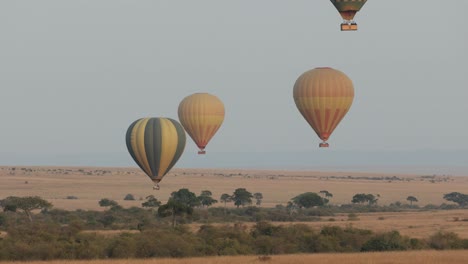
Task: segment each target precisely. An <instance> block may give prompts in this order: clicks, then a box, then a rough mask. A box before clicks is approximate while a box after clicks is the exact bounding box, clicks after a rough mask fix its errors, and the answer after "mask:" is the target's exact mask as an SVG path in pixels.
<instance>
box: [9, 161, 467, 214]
mask: <svg viewBox="0 0 468 264" xmlns="http://www.w3.org/2000/svg"><path fill="white" fill-rule="evenodd" d="M0 182H1V184H0V195H1V197H6V196H10V195H16V196H31V195H38V196H41V197H42V198H44V199H47V200H49V201H50V202H52V203H53V205H54V206H55V207H57V208H63V209H68V210H74V209H93V210H100V209H102V208H100V207H99V205H98V201H99V200H100V199H102V198H109V199H113V200H116V201H117V202H118V203H119V204H121V205H123V206H125V207H128V206H140V205H141V201H139V199H140V198H143V199H144V198H145V197H146V196H148V195H151V194H152V195H155V196H156V197H157V198H158V199H159V200H162V201H165V200H167V198H168V197H169V196H170V193H171V192H173V191H177V190H178V189H180V188H188V189H190V190H191V191H192V192H195V193H196V194H199V193H200V192H201V191H202V190H210V191H211V192H212V193H213V197H214V198H215V199H218V200H219V197H220V196H221V194H223V193H228V194H232V193H233V191H234V190H235V189H236V188H241V187H242V188H246V189H247V190H248V191H250V192H252V193H254V192H260V193H262V194H263V197H264V199H263V203H262V206H265V207H272V206H275V205H277V204H286V203H287V202H288V201H289V200H290V199H291V198H292V197H294V196H296V195H298V194H300V193H304V192H319V191H320V190H327V191H329V192H331V193H332V194H333V198H332V199H331V203H332V204H345V203H350V202H351V199H352V197H353V195H354V194H356V193H372V194H379V195H380V198H379V204H390V203H393V202H397V201H400V202H402V203H406V197H408V196H409V195H413V196H415V197H417V198H418V200H419V202H418V203H417V204H418V205H420V206H423V205H426V204H436V205H439V204H441V203H444V202H447V201H445V200H443V198H442V197H443V195H444V194H445V193H449V192H462V193H466V192H467V190H468V177H461V176H444V175H404V174H391V173H384V172H383V173H382V172H379V173H369V172H366V173H356V172H319V171H273V170H271V171H269V170H235V169H233V170H229V169H174V170H172V172H171V173H169V174H168V175H166V177H165V178H164V179H163V181H162V182H161V184H160V185H161V190H159V191H154V190H153V189H152V182H151V181H150V180H149V178H148V177H147V176H146V175H144V174H143V173H142V172H141V171H140V170H139V169H137V168H85V167H83V168H81V167H70V168H65V167H21V166H18V167H0ZM126 194H133V195H134V196H135V198H136V199H137V200H136V201H124V200H123V198H124V197H125V195H126ZM67 196H75V197H76V198H78V199H67ZM1 197H0V198H1Z"/></svg>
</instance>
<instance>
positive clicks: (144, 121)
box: [126, 117, 186, 185]
mask: <svg viewBox="0 0 468 264" xmlns="http://www.w3.org/2000/svg"><path fill="white" fill-rule="evenodd" d="M185 141H186V138H185V131H184V129H183V127H182V126H181V125H180V124H179V122H177V121H175V120H173V119H171V118H154V117H152V118H141V119H138V120H136V121H135V122H133V123H132V124H131V125H130V127H129V128H128V130H127V136H126V142H127V148H128V152H129V153H130V155H131V156H132V158H133V159H134V160H135V162H136V163H137V164H138V166H139V167H140V168H141V169H142V170H143V171H144V172H145V173H146V174H147V175H148V176H149V177H150V179H151V180H152V181H153V182H154V183H155V184H156V185H157V184H158V183H159V182H160V181H161V180H162V178H163V177H164V175H166V174H167V173H168V172H169V171H170V170H171V168H172V167H174V165H175V164H176V162H177V160H179V158H180V156H181V155H182V153H183V152H184V148H185Z"/></svg>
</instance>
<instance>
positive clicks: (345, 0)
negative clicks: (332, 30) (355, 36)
mask: <svg viewBox="0 0 468 264" xmlns="http://www.w3.org/2000/svg"><path fill="white" fill-rule="evenodd" d="M366 1H367V0H330V2H332V4H333V5H334V6H335V7H336V9H337V10H338V12H340V15H341V17H342V18H343V20H344V21H343V23H341V31H350V30H357V24H356V22H354V20H353V19H354V16H355V15H356V13H357V12H359V10H361V8H362V6H363V5H364V4H365V3H366Z"/></svg>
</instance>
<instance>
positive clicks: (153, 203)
mask: <svg viewBox="0 0 468 264" xmlns="http://www.w3.org/2000/svg"><path fill="white" fill-rule="evenodd" d="M160 205H161V202H160V201H158V199H156V197H154V195H149V196H146V202H144V203H142V204H141V206H143V207H147V208H151V209H153V208H157V207H159V206H160Z"/></svg>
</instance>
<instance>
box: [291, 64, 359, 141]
mask: <svg viewBox="0 0 468 264" xmlns="http://www.w3.org/2000/svg"><path fill="white" fill-rule="evenodd" d="M293 97H294V101H295V103H296V106H297V108H298V109H299V112H301V114H302V116H303V117H304V118H305V119H306V120H307V122H308V123H309V124H310V126H311V127H312V129H314V131H315V133H317V136H318V137H319V138H320V139H322V140H323V142H322V143H320V145H319V146H320V147H328V146H329V145H328V143H327V142H326V141H327V140H328V138H329V137H330V135H331V134H332V132H333V130H335V128H336V126H338V124H339V123H340V121H341V120H342V119H343V117H344V116H345V115H346V113H347V112H348V110H349V108H350V107H351V104H352V103H353V98H354V88H353V83H352V81H351V80H350V79H349V78H348V76H346V75H345V74H344V73H342V72H341V71H338V70H335V69H332V68H316V69H313V70H310V71H307V72H305V73H303V74H302V75H301V76H299V78H298V79H297V81H296V83H295V84H294V91H293Z"/></svg>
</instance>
